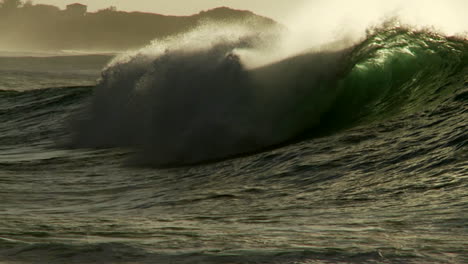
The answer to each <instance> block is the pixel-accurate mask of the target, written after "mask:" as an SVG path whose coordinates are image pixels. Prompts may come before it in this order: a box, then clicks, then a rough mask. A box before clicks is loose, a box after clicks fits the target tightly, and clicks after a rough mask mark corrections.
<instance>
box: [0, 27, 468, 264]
mask: <svg viewBox="0 0 468 264" xmlns="http://www.w3.org/2000/svg"><path fill="white" fill-rule="evenodd" d="M256 41H258V40H256V39H255V40H252V39H249V38H244V39H239V38H234V40H232V39H229V38H228V39H226V38H222V40H219V41H215V42H213V43H210V46H209V47H204V48H197V49H192V50H187V49H185V48H184V47H179V48H176V47H174V48H172V49H161V51H159V50H158V49H156V50H158V51H154V50H153V51H152V53H148V52H147V51H144V52H140V53H135V54H133V55H131V56H128V57H119V58H116V59H113V60H112V61H111V62H110V63H109V64H108V62H109V61H110V60H111V58H110V57H108V56H68V57H42V58H33V57H8V58H0V88H1V91H0V201H1V202H0V263H85V264H86V263H275V264H276V263H278V264H279V263H281V264H283V263H284V264H286V263H287V264H292V263H297V264H299V263H301V264H302V263H304V264H306V263H307V264H311V263H314V264H315V263H421V264H423V263H424V264H429V263H468V251H467V249H468V224H467V223H468V192H467V190H468V147H467V142H468V133H467V132H468V64H467V62H468V41H467V40H466V39H463V38H454V37H447V36H444V35H442V34H438V33H434V32H430V31H416V30H411V29H408V28H400V27H392V28H381V29H379V30H376V31H375V32H373V33H370V34H369V35H368V36H367V38H366V39H364V40H363V41H361V42H360V43H358V44H356V45H352V46H349V47H346V48H342V49H337V50H333V51H332V50H330V51H324V50H321V51H310V52H305V53H303V54H299V55H296V56H292V57H290V58H287V59H285V60H282V61H280V62H275V63H273V64H269V65H266V66H262V67H257V68H253V69H249V68H247V67H245V66H244V65H243V62H242V58H241V56H240V55H239V54H241V53H239V52H238V50H240V49H247V50H248V49H250V48H251V47H252V45H254V46H255V45H257V44H256ZM252 43H254V44H252ZM258 45H260V44H258ZM153 49H154V47H153ZM106 65H107V66H106ZM102 68H104V70H103V71H102V73H101V69H102Z"/></svg>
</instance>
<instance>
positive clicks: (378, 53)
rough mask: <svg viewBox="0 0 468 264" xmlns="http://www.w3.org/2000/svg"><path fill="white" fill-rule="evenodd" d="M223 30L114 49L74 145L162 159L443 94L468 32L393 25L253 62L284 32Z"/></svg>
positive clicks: (411, 105)
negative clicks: (124, 51) (351, 40)
mask: <svg viewBox="0 0 468 264" xmlns="http://www.w3.org/2000/svg"><path fill="white" fill-rule="evenodd" d="M219 32H220V33H217V34H213V32H209V31H208V32H206V34H200V32H193V33H190V34H186V35H183V36H179V37H176V38H171V39H167V40H164V41H160V42H157V43H153V44H152V45H151V46H149V47H147V48H145V49H143V50H141V51H138V52H135V53H133V54H130V55H126V56H122V57H120V58H117V59H115V60H114V61H113V62H112V63H111V64H110V65H109V66H108V67H107V68H106V69H105V70H104V71H103V73H102V78H101V80H100V82H99V84H98V85H97V87H96V89H95V91H94V96H93V97H92V101H91V102H90V104H89V106H88V107H87V108H86V109H85V111H84V112H83V113H81V114H80V115H79V116H76V117H75V118H74V122H73V126H72V128H73V138H72V142H71V145H72V146H73V147H79V148H82V147H86V148H88V147H92V148H96V147H98V148H100V147H124V148H131V149H134V150H136V152H137V153H136V155H135V158H134V161H135V162H136V163H144V164H152V165H156V166H166V165H170V166H173V165H185V164H194V163H199V162H204V161H210V160H216V159H222V158H226V157H229V156H233V155H239V154H245V153H249V152H255V151H260V150H262V149H265V148H268V147H272V146H275V145H278V144H284V143H287V142H290V141H291V140H298V139H303V138H304V137H305V138H308V137H311V136H319V135H324V134H330V133H335V132H337V131H339V130H341V129H344V128H347V127H350V126H355V125H358V124H362V123H369V122H374V121H376V120H381V119H383V118H388V117H392V116H395V115H403V114H410V113H413V112H415V111H422V110H424V109H425V108H428V107H432V106H437V104H439V103H440V102H442V101H444V100H447V98H450V97H453V94H454V90H453V89H456V88H454V87H456V86H454V85H450V84H453V83H455V82H461V83H462V85H459V86H458V87H461V86H463V78H462V77H461V76H463V72H466V65H467V62H468V57H467V55H468V42H467V41H466V39H463V38H455V37H446V36H444V35H442V34H438V33H434V32H431V31H428V30H413V29H411V28H409V27H396V26H392V27H382V28H378V29H374V30H372V32H369V33H368V35H367V37H366V38H365V39H364V40H363V41H361V42H360V43H358V44H354V45H347V46H345V45H343V44H341V45H336V43H335V44H330V45H328V46H323V47H320V48H316V49H313V50H309V51H307V52H303V53H301V54H297V55H295V56H291V57H289V58H286V59H283V60H280V61H276V62H271V63H268V64H265V65H263V66H258V67H251V66H249V64H250V63H249V61H248V59H247V57H245V56H244V55H245V54H261V53H262V52H266V51H268V52H270V53H271V52H273V53H274V50H275V46H274V44H271V43H274V39H275V35H274V34H262V35H259V34H253V33H251V32H250V33H246V32H245V31H243V30H225V31H223V30H220V31H219ZM208 35H209V36H210V37H209V38H207V37H206V36H208ZM213 35H214V36H213ZM337 47H340V48H337Z"/></svg>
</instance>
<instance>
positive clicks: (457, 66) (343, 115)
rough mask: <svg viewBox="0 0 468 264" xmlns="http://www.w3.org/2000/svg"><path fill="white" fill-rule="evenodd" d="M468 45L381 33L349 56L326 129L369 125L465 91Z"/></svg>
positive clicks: (418, 34) (417, 34)
mask: <svg viewBox="0 0 468 264" xmlns="http://www.w3.org/2000/svg"><path fill="white" fill-rule="evenodd" d="M467 62H468V42H467V41H466V40H463V39H456V38H448V37H444V36H442V35H439V34H435V33H432V32H429V31H412V30H409V29H404V28H392V29H385V30H382V29H380V30H378V31H377V32H376V33H373V34H372V35H370V36H369V37H368V38H367V39H366V40H365V41H363V42H362V43H361V44H360V45H358V46H356V48H355V49H354V50H353V51H352V52H351V53H350V56H349V65H350V67H348V69H349V70H348V71H347V74H345V77H343V78H341V79H340V80H339V81H338V84H337V85H338V88H337V89H338V91H339V93H338V97H337V99H336V101H335V103H334V105H333V107H332V108H331V109H330V111H328V112H327V113H326V114H325V117H324V118H323V119H324V120H328V124H326V126H327V127H334V128H337V127H340V126H347V125H349V124H350V123H355V122H356V121H360V122H371V121H376V120H381V119H384V118H387V117H390V116H394V115H400V114H408V113H412V112H415V111H420V110H423V109H424V108H427V107H430V106H435V105H438V104H439V103H440V102H442V101H443V100H445V99H446V98H447V96H451V95H453V93H454V91H455V90H456V89H459V88H461V87H463V82H464V77H465V76H466V75H467V67H466V65H467Z"/></svg>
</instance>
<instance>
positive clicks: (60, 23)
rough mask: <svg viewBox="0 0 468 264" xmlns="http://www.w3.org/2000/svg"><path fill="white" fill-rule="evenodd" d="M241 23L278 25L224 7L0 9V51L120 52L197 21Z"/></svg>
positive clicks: (247, 13)
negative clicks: (175, 11) (171, 11)
mask: <svg viewBox="0 0 468 264" xmlns="http://www.w3.org/2000/svg"><path fill="white" fill-rule="evenodd" d="M205 20H213V21H226V22H243V23H247V24H248V26H249V27H253V28H258V29H259V30H263V29H265V28H266V27H276V26H279V25H278V24H277V23H276V22H275V21H274V20H272V19H269V18H266V17H262V16H258V15H256V14H254V13H252V12H250V11H243V10H234V9H230V8H227V7H220V8H215V9H212V10H208V11H203V12H200V13H198V14H195V15H192V16H166V15H160V14H152V13H141V12H131V13H128V12H120V11H116V10H115V9H113V8H109V9H105V10H100V11H98V12H94V13H87V12H86V9H85V10H84V11H83V13H81V14H80V13H79V12H78V13H77V12H69V10H60V9H59V8H57V7H55V6H49V5H31V4H30V5H25V6H22V7H16V8H9V9H6V8H0V36H1V37H0V50H24V51H25V50H29V51H31V50H34V51H53V50H89V51H122V50H127V49H133V48H138V47H141V46H144V45H147V44H148V43H149V42H150V41H151V40H153V39H156V38H162V37H167V36H170V35H174V34H178V33H181V32H185V31H188V30H190V29H191V28H194V27H196V26H197V25H199V24H200V23H201V22H202V21H205Z"/></svg>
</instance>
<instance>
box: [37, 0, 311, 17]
mask: <svg viewBox="0 0 468 264" xmlns="http://www.w3.org/2000/svg"><path fill="white" fill-rule="evenodd" d="M33 2H34V3H35V4H39V3H44V4H52V5H55V6H59V7H61V8H64V7H65V6H66V5H67V4H71V3H76V2H79V3H83V4H86V5H88V9H89V11H95V10H98V9H102V8H106V7H109V6H116V7H117V9H118V10H123V11H145V12H152V13H160V14H168V15H190V14H194V13H198V12H199V11H201V10H206V9H211V8H214V7H219V6H228V7H232V8H236V9H248V10H251V11H253V12H255V13H257V14H261V15H264V16H268V17H271V18H274V19H277V20H279V21H283V20H285V19H286V18H287V17H288V14H290V13H293V12H295V11H297V9H299V8H300V7H301V6H302V5H303V4H304V3H305V2H311V0H290V1H284V0H281V1H276V0H33Z"/></svg>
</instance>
